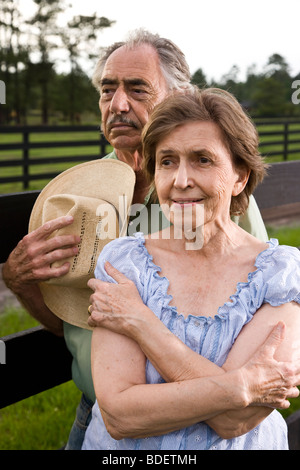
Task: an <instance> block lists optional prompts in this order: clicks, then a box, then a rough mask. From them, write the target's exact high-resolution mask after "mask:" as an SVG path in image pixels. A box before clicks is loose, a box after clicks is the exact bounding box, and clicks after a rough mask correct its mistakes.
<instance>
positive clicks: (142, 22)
mask: <svg viewBox="0 0 300 470" xmlns="http://www.w3.org/2000/svg"><path fill="white" fill-rule="evenodd" d="M19 1H20V6H21V9H22V10H23V9H24V8H25V10H23V11H26V12H27V13H28V5H29V4H31V3H32V2H30V1H29V0H19ZM26 3H27V10H26ZM69 3H70V5H71V6H72V7H71V9H70V11H69V12H68V14H69V15H71V16H73V15H74V14H83V15H89V14H93V13H94V12H97V14H98V16H104V17H106V18H108V19H110V20H114V21H115V22H116V23H115V24H114V25H113V26H111V27H110V28H106V29H104V30H102V32H101V34H100V37H99V39H100V44H101V46H104V47H105V46H108V45H109V44H111V43H112V42H115V41H120V40H124V39H125V37H126V35H127V33H128V32H129V31H131V30H133V29H136V28H141V27H143V28H146V29H148V30H149V31H151V32H153V33H158V34H159V35H161V36H164V37H167V38H169V39H171V40H172V41H173V42H175V43H176V44H177V45H178V46H179V47H180V48H181V49H182V51H183V52H184V53H185V55H186V58H187V62H188V64H189V66H190V69H191V73H192V74H193V73H194V72H195V71H196V70H197V69H199V68H202V70H203V72H204V73H205V75H206V77H207V79H208V81H209V80H212V79H215V80H220V78H221V77H222V76H223V75H224V74H226V73H228V72H229V70H230V69H231V67H232V66H233V65H236V66H237V67H238V68H239V69H240V74H239V75H238V78H239V79H241V80H243V79H244V78H245V76H246V71H247V68H248V67H250V66H252V65H253V64H256V66H257V69H256V73H258V72H260V71H262V69H263V68H264V66H265V65H266V63H267V61H268V58H269V57H270V56H271V55H272V54H274V53H278V54H280V55H282V56H283V57H284V58H285V60H286V61H287V63H288V64H289V65H290V73H291V75H292V76H293V75H296V74H298V73H299V72H300V37H299V36H300V35H299V19H300V0H250V1H249V0H248V1H245V0H210V1H208V0H181V1H178V0H149V1H148V2H146V1H144V0H106V1H101V0H69Z"/></svg>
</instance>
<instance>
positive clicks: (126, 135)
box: [3, 31, 266, 449]
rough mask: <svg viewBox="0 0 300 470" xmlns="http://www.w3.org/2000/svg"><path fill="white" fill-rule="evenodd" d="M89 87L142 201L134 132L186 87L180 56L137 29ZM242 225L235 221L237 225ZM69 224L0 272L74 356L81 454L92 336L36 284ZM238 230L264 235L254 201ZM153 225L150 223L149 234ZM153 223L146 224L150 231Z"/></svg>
mask: <svg viewBox="0 0 300 470" xmlns="http://www.w3.org/2000/svg"><path fill="white" fill-rule="evenodd" d="M93 83H94V85H95V86H96V88H97V89H98V90H99V92H100V102H99V104H100V110H101V116H102V129H103V132H104V135H105V137H106V138H107V140H108V141H109V142H110V143H111V145H112V146H113V148H114V150H113V152H112V153H111V154H109V155H107V156H106V157H105V158H114V159H119V160H121V161H123V162H125V163H127V164H128V165H130V166H131V167H132V168H133V169H134V171H135V174H136V185H135V190H134V197H133V203H141V204H145V205H146V206H147V204H149V196H150V193H151V191H150V190H149V188H148V186H147V184H146V180H145V178H144V175H143V173H142V171H141V162H142V149H141V133H142V130H143V127H144V126H145V124H146V123H147V121H148V118H149V115H150V113H151V111H152V110H153V108H154V107H155V105H157V104H158V103H160V102H161V101H162V100H163V99H164V98H165V97H167V96H168V95H169V94H170V93H174V92H178V91H184V90H185V89H187V88H189V87H190V86H191V85H190V72H189V68H188V65H187V63H186V60H185V57H184V55H183V53H182V52H181V51H180V50H179V49H178V47H177V46H175V45H174V44H173V43H172V42H171V41H169V40H166V39H163V38H160V37H159V36H157V35H153V34H151V33H148V32H144V31H138V32H136V33H135V34H134V35H133V36H132V37H131V38H130V39H129V40H128V41H127V42H126V43H116V44H113V45H112V46H111V47H109V48H108V49H107V50H106V51H105V52H104V54H103V56H102V57H101V59H100V60H99V62H98V64H97V67H96V71H95V74H94V77H93ZM240 222H242V221H240ZM71 223H72V220H70V219H68V218H66V217H60V218H59V219H55V220H53V221H51V222H50V223H48V224H47V225H45V226H42V227H40V228H38V229H37V230H35V231H33V232H32V233H30V234H28V235H27V236H26V237H24V239H23V240H21V241H20V242H19V244H18V245H17V247H16V249H15V250H14V251H13V252H12V253H11V255H10V256H9V258H8V260H7V262H6V264H5V265H4V268H3V278H4V280H5V282H6V284H7V286H8V287H9V288H10V289H11V290H12V291H13V292H14V293H15V294H16V295H17V296H18V297H19V298H20V300H21V302H22V303H23V305H24V306H25V307H26V309H27V310H28V311H29V312H30V314H31V315H32V316H33V317H35V318H36V319H38V320H39V321H40V322H41V323H42V324H43V325H45V327H46V328H48V329H50V330H51V331H53V332H54V333H55V334H64V336H65V340H66V343H67V345H68V348H69V349H70V351H71V353H72V355H73V358H74V360H73V368H72V373H73V380H74V382H75V383H76V385H77V386H78V388H79V389H80V390H81V391H82V392H83V395H82V400H81V403H80V406H79V407H78V410H77V414H78V416H77V418H78V421H79V424H78V421H76V422H75V423H74V425H73V428H72V430H71V434H70V438H69V442H68V445H67V449H80V448H81V444H82V441H83V438H84V433H85V428H86V426H87V424H88V423H89V420H90V410H91V406H92V404H93V402H94V400H95V394H94V389H93V383H92V377H91V366H90V342H91V331H89V330H85V329H82V328H79V327H77V326H73V325H70V324H68V323H66V322H64V323H63V322H62V321H61V320H60V319H59V318H58V317H56V316H55V315H54V314H53V313H52V312H51V311H50V310H49V309H48V307H47V306H46V305H45V303H44V300H43V297H42V294H41V291H40V289H39V282H42V281H44V280H47V279H49V278H54V277H57V276H62V275H64V274H66V273H67V271H68V269H69V265H68V264H67V263H65V264H63V265H62V266H60V267H57V268H53V267H52V268H51V264H52V263H53V262H54V261H58V260H60V261H61V260H64V259H67V258H68V257H70V256H73V255H74V254H75V253H76V252H77V249H78V247H77V245H78V243H79V241H80V238H79V236H78V235H76V234H74V235H69V236H68V237H67V238H66V237H55V238H53V239H51V241H49V235H51V234H52V233H53V232H54V231H55V230H57V229H58V228H62V227H65V226H67V225H68V224H71ZM243 227H244V228H245V229H248V231H250V232H251V233H252V234H253V235H255V236H257V237H258V238H261V239H265V238H266V232H265V228H264V225H263V222H262V219H261V217H260V214H259V211H258V209H257V206H256V203H255V201H254V199H252V200H251V202H250V209H249V212H248V214H246V216H245V217H244V220H243ZM158 228H159V227H158V226H157V228H156V229H158ZM153 229H155V224H153V223H151V230H153Z"/></svg>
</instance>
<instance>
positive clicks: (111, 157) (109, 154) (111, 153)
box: [102, 150, 118, 160]
mask: <svg viewBox="0 0 300 470" xmlns="http://www.w3.org/2000/svg"><path fill="white" fill-rule="evenodd" d="M107 159H112V160H118V157H117V155H116V152H115V151H114V150H113V151H112V152H110V153H108V154H107V155H105V157H102V160H107Z"/></svg>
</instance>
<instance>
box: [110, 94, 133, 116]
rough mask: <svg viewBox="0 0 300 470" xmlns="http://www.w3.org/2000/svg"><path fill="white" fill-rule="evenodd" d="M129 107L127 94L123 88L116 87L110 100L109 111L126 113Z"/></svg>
mask: <svg viewBox="0 0 300 470" xmlns="http://www.w3.org/2000/svg"><path fill="white" fill-rule="evenodd" d="M129 109H130V106H129V100H128V96H127V93H126V91H125V90H123V89H122V88H117V90H116V91H115V93H114V96H113V97H112V100H111V102H110V111H111V112H112V113H114V114H121V113H127V112H128V111H129Z"/></svg>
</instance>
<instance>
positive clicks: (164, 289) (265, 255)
mask: <svg viewBox="0 0 300 470" xmlns="http://www.w3.org/2000/svg"><path fill="white" fill-rule="evenodd" d="M133 236H134V238H135V239H136V240H137V241H138V243H139V247H140V248H141V249H142V250H143V253H144V255H145V257H146V259H147V264H148V268H150V269H151V270H152V275H153V277H154V278H155V279H156V280H157V282H158V283H159V284H160V286H161V289H160V291H161V293H162V296H163V307H164V308H166V309H168V310H169V311H171V313H172V314H173V315H175V316H177V317H180V318H182V319H183V320H184V322H189V321H190V319H197V320H198V321H200V320H201V321H204V322H207V323H213V322H214V321H216V320H217V319H219V320H226V319H227V317H228V315H229V313H230V310H231V309H232V308H233V307H234V306H235V305H236V303H237V302H238V299H239V296H240V294H241V292H242V291H243V290H244V289H246V288H248V287H249V285H250V283H251V282H253V281H254V280H255V277H257V276H258V273H259V272H260V271H262V269H263V267H264V265H265V264H266V262H267V261H268V260H269V258H270V257H271V256H272V255H273V253H274V250H275V249H276V248H277V247H278V246H279V243H278V240H277V239H276V238H271V239H270V240H269V241H267V242H266V243H267V244H268V245H269V246H268V247H267V248H265V249H264V250H263V251H261V252H260V253H259V254H258V255H257V256H256V259H255V262H254V266H255V268H256V269H255V270H254V271H252V272H250V273H249V274H248V277H247V281H246V282H238V283H237V285H236V290H235V293H234V294H232V295H231V296H230V297H229V300H228V301H227V302H225V303H224V304H223V305H221V306H220V307H218V310H217V313H216V315H214V316H206V315H205V316H204V315H193V314H188V315H187V316H185V315H184V314H183V313H180V312H178V309H177V307H176V306H175V305H170V302H171V301H172V300H173V296H172V295H171V294H169V293H168V290H169V280H168V278H167V277H166V276H161V275H160V274H159V273H160V272H161V267H160V266H158V265H156V264H155V263H154V261H153V256H152V255H151V254H150V253H149V251H148V250H147V248H146V245H145V235H144V233H143V232H136V233H135V234H134V235H133Z"/></svg>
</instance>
